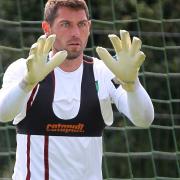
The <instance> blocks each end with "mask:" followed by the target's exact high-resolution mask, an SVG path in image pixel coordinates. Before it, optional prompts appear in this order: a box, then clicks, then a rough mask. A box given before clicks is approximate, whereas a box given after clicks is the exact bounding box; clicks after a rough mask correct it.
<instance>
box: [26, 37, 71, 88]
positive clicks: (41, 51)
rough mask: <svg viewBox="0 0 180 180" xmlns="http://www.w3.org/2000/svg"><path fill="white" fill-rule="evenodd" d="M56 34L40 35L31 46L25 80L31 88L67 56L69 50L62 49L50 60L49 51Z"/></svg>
mask: <svg viewBox="0 0 180 180" xmlns="http://www.w3.org/2000/svg"><path fill="white" fill-rule="evenodd" d="M55 38H56V35H54V34H53V35H50V36H49V37H48V38H46V36H45V35H42V36H40V38H39V39H38V40H37V42H36V43H35V44H33V45H32V46H31V49H30V52H29V57H28V58H27V61H26V65H27V72H26V75H25V77H24V78H23V82H24V83H25V84H26V86H28V90H31V89H32V88H33V87H34V86H35V85H36V84H37V83H38V82H40V81H42V80H43V79H44V78H45V77H46V76H47V75H48V74H49V73H50V72H51V71H52V70H53V69H54V68H55V67H57V66H59V65H60V64H61V63H62V62H63V61H64V60H65V58H66V56H67V52H66V51H60V52H58V53H56V54H55V55H54V56H53V57H52V58H51V59H49V61H48V58H47V56H48V53H49V51H50V49H51V48H52V46H53V44H54V41H55Z"/></svg>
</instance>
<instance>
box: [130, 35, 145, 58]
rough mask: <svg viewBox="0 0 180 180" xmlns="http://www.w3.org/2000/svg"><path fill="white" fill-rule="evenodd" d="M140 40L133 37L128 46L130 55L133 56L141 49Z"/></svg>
mask: <svg viewBox="0 0 180 180" xmlns="http://www.w3.org/2000/svg"><path fill="white" fill-rule="evenodd" d="M141 45H142V42H141V40H140V39H139V38H137V37H133V41H132V45H131V48H130V55H131V56H135V55H136V54H137V53H138V52H139V50H140V49H141Z"/></svg>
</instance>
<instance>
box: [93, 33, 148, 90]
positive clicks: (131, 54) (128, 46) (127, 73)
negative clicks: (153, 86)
mask: <svg viewBox="0 0 180 180" xmlns="http://www.w3.org/2000/svg"><path fill="white" fill-rule="evenodd" d="M108 37H109V38H110V40H111V43H112V45H113V47H114V50H115V52H116V59H114V58H113V57H112V56H111V55H110V53H109V52H108V51H107V50H106V49H105V48H102V47H97V48H96V51H97V53H98V55H99V57H100V58H101V59H102V60H103V61H104V63H105V64H106V66H107V67H108V68H109V69H110V70H111V71H112V72H113V73H114V74H115V76H116V78H117V79H118V80H119V81H120V82H121V85H122V87H123V88H124V89H125V90H126V91H133V90H134V87H135V81H136V80H137V77H138V71H139V68H140V66H141V65H142V63H143V62H144V60H145V54H144V53H143V52H142V51H140V49H141V45H142V43H141V40H140V39H139V38H137V37H133V40H132V42H131V39H130V35H129V33H128V32H127V31H125V30H120V37H121V39H120V38H119V37H118V36H116V35H115V34H110V35H109V36H108Z"/></svg>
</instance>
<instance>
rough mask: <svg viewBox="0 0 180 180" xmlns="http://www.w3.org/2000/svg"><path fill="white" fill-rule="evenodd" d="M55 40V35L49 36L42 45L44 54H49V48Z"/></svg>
mask: <svg viewBox="0 0 180 180" xmlns="http://www.w3.org/2000/svg"><path fill="white" fill-rule="evenodd" d="M55 39H56V35H55V34H52V35H50V36H49V37H48V38H47V39H46V43H45V45H44V49H43V53H45V54H48V53H49V51H50V50H51V48H52V46H53V44H54V41H55Z"/></svg>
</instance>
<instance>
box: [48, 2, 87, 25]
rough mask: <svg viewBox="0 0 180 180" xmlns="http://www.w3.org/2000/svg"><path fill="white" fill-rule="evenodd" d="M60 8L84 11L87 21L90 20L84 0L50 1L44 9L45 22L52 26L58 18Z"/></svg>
mask: <svg viewBox="0 0 180 180" xmlns="http://www.w3.org/2000/svg"><path fill="white" fill-rule="evenodd" d="M59 7H68V8H72V9H76V10H80V9H84V10H85V13H86V16H87V19H89V10H88V7H87V4H86V2H85V1H84V0H48V1H47V3H46V5H45V9H44V20H45V21H47V22H48V23H49V24H52V23H53V22H54V19H55V18H56V16H57V10H58V8H59Z"/></svg>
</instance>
